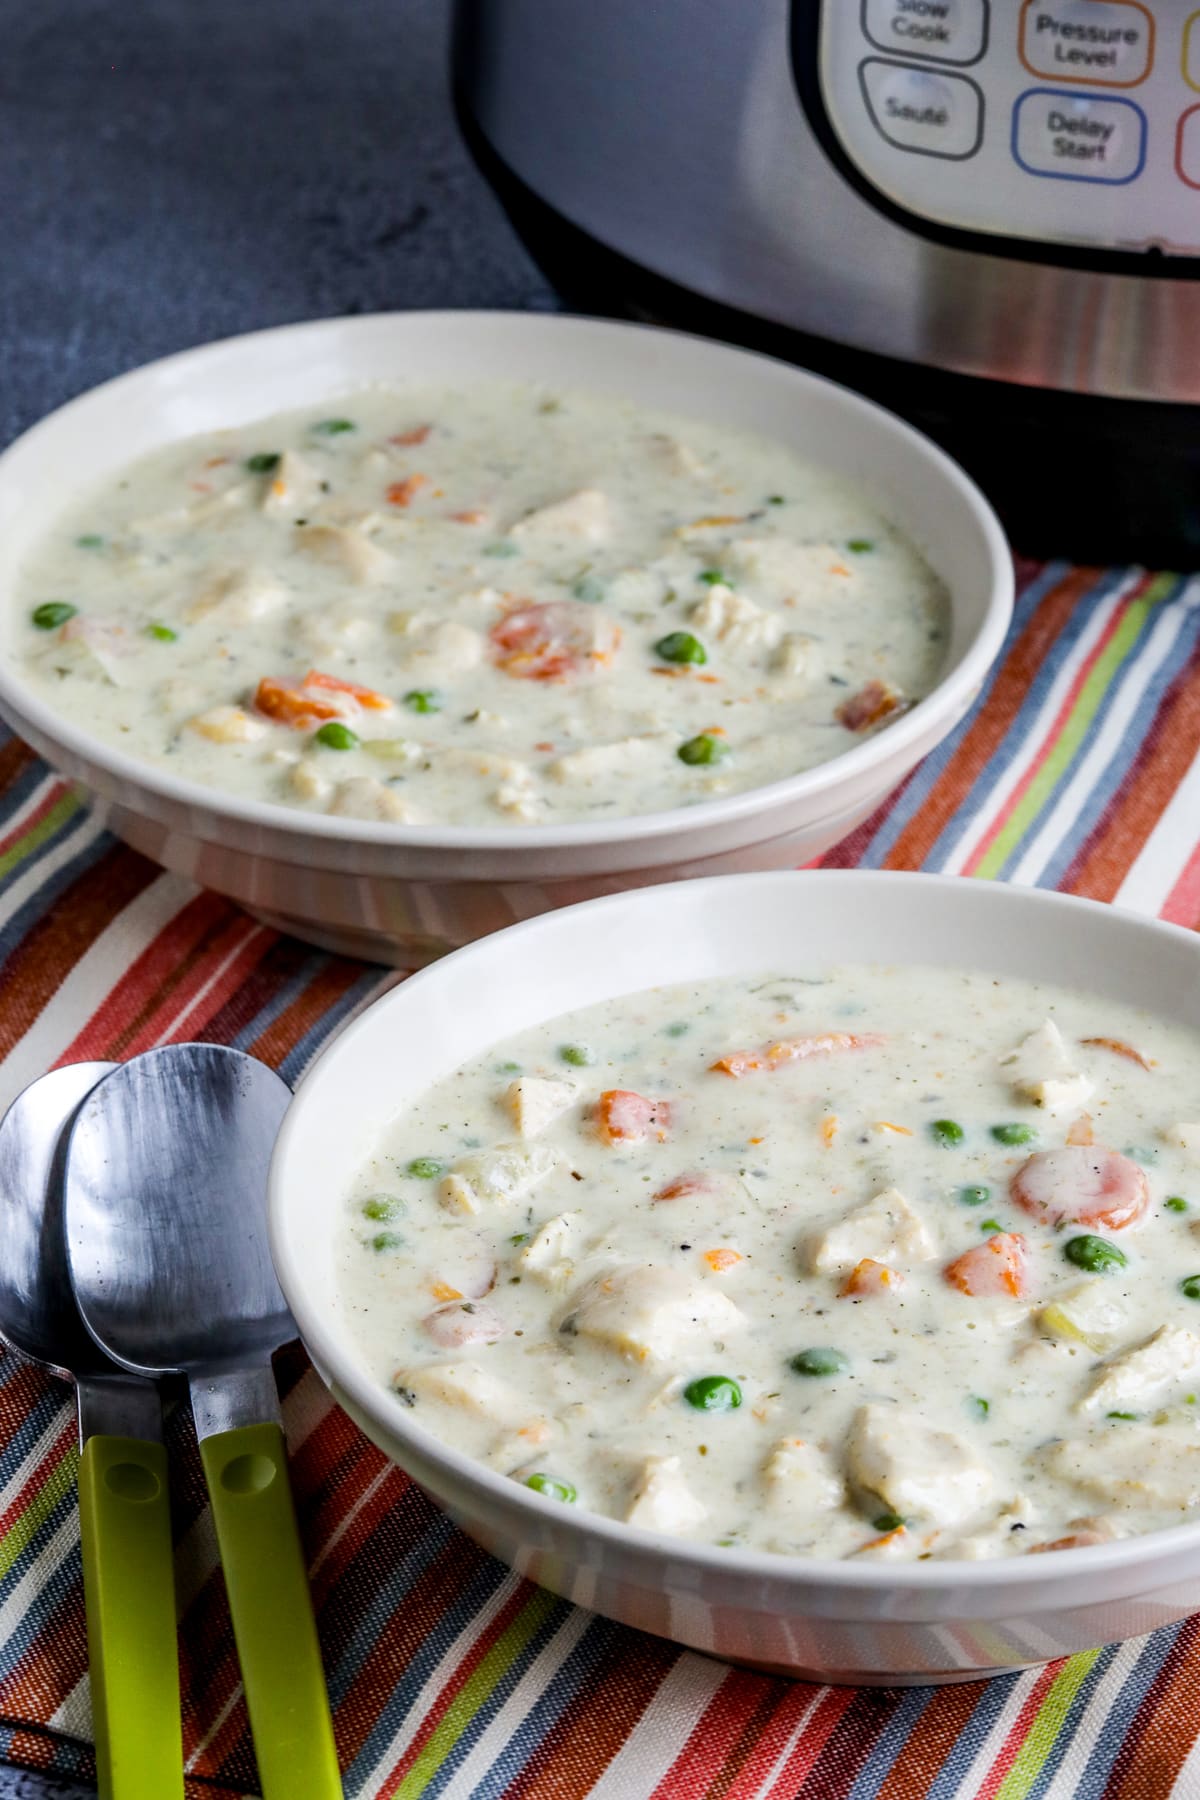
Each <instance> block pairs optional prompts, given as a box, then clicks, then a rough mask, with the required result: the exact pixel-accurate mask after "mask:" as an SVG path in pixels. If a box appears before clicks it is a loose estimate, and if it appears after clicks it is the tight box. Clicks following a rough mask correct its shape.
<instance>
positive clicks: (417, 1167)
mask: <svg viewBox="0 0 1200 1800" xmlns="http://www.w3.org/2000/svg"><path fill="white" fill-rule="evenodd" d="M445 1173H446V1165H445V1163H444V1162H439V1161H438V1159H437V1157H436V1156H414V1157H413V1159H412V1161H411V1162H410V1163H409V1164H408V1166H407V1168H406V1169H405V1174H407V1175H415V1176H416V1178H417V1180H418V1181H436V1180H437V1178H438V1176H439V1175H444V1174H445Z"/></svg>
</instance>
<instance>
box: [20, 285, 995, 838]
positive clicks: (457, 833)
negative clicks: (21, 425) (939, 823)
mask: <svg viewBox="0 0 1200 1800" xmlns="http://www.w3.org/2000/svg"><path fill="white" fill-rule="evenodd" d="M514 320H520V321H522V322H523V323H522V326H521V327H519V328H518V329H527V330H529V331H531V332H539V331H545V332H548V333H551V334H553V333H559V332H561V333H562V334H563V335H564V337H565V336H567V335H569V334H578V335H580V336H584V337H586V336H589V335H595V336H597V337H604V336H610V337H617V336H623V337H625V338H626V339H627V340H632V339H638V340H642V339H646V338H655V339H664V338H667V339H673V340H677V341H680V342H682V343H684V344H687V345H691V346H693V347H694V348H695V349H696V351H697V352H698V353H699V354H700V355H702V356H711V357H713V358H714V359H720V360H724V361H730V362H739V363H741V364H743V365H749V364H757V365H761V366H765V367H766V366H769V367H770V369H772V370H773V371H774V376H775V379H776V380H778V381H780V382H782V383H785V384H788V385H790V386H792V387H793V388H794V389H795V390H796V394H797V400H798V402H802V399H803V395H804V394H805V393H810V394H811V393H814V392H818V393H822V394H824V395H826V396H828V397H830V398H831V399H832V401H833V403H834V404H837V405H839V406H841V407H842V408H843V410H844V411H845V412H846V413H847V414H848V415H850V416H851V417H852V418H853V419H854V420H855V423H856V426H861V428H862V430H863V431H864V432H865V433H875V434H876V435H877V436H879V437H882V438H890V439H891V440H892V441H893V442H894V443H896V444H897V445H898V446H902V447H903V448H905V449H906V450H907V451H908V452H910V453H911V454H913V455H915V456H917V457H919V458H921V459H922V460H923V461H924V462H925V464H926V466H927V467H930V468H932V470H933V471H934V472H935V474H936V476H937V477H938V479H939V480H941V481H942V482H944V483H945V485H946V486H947V488H949V489H951V490H953V491H954V492H955V493H956V494H957V496H958V497H959V499H960V500H961V501H962V502H963V503H964V504H965V506H966V508H967V510H968V512H969V513H970V514H971V515H972V519H973V522H974V524H975V526H976V528H977V529H978V531H979V532H980V534H981V537H982V541H983V545H984V549H985V555H986V558H987V563H988V586H989V598H988V601H987V606H986V610H985V612H984V615H983V617H982V618H981V620H980V622H979V625H978V628H977V630H976V632H975V635H974V637H973V638H972V640H971V641H970V643H969V644H968V645H967V647H966V650H965V651H964V653H963V655H962V656H961V658H960V659H959V662H958V663H957V665H956V666H955V667H954V668H953V669H951V670H949V671H948V672H947V673H946V674H945V675H944V676H943V677H942V679H941V680H939V681H938V683H937V685H936V686H935V687H934V688H932V689H931V690H930V692H929V693H928V694H927V695H925V697H924V698H923V699H921V700H920V701H918V703H917V704H916V706H914V707H913V708H912V709H911V710H910V711H909V712H907V713H905V714H904V715H903V716H902V717H901V718H900V719H898V720H897V721H896V722H895V724H893V725H890V726H888V728H887V730H886V731H883V732H881V733H878V734H877V735H875V736H873V737H870V738H868V739H866V740H865V742H863V743H860V744H855V745H852V746H850V747H849V748H847V749H846V750H843V751H841V752H840V753H839V754H838V755H837V756H834V757H831V758H830V759H829V760H828V761H826V762H823V763H818V764H816V765H814V767H812V768H810V769H805V770H802V771H800V772H799V773H798V774H795V775H787V776H783V777H781V778H779V779H778V780H776V781H771V782H766V783H764V784H763V785H761V786H758V787H751V788H746V789H744V790H742V791H740V792H738V793H734V794H727V795H723V796H718V797H717V798H715V799H709V800H698V801H696V802H694V803H693V804H692V805H689V806H681V807H672V808H670V809H668V810H665V811H661V812H653V813H635V814H631V815H629V816H627V817H617V818H611V819H605V820H597V821H591V822H589V821H586V820H575V821H571V822H568V823H564V824H559V825H528V826H506V825H495V826H485V827H468V826H462V825H452V824H450V825H441V826H434V825H405V824H400V823H398V822H395V821H374V820H358V819H345V818H340V817H334V816H332V815H329V814H324V813H315V814H314V813H308V812H305V811H304V810H303V809H301V808H298V807H289V806H287V805H285V804H283V803H282V802H276V801H265V800H253V799H250V798H247V797H246V796H243V795H238V794H234V793H231V792H229V791H227V790H225V789H222V788H219V787H209V786H206V785H205V784H203V783H201V782H198V781H193V780H190V779H188V778H186V777H181V776H177V775H174V774H172V773H170V772H169V771H167V770H164V769H162V768H160V767H159V766H158V765H156V764H154V763H151V762H143V761H141V760H140V759H139V758H138V757H136V756H131V755H130V754H129V753H128V752H127V751H124V750H122V749H120V748H119V747H117V746H115V745H109V744H107V743H106V742H105V741H104V740H103V739H102V738H99V737H94V736H92V734H91V733H90V732H88V731H87V730H86V729H85V728H84V727H82V726H80V725H77V724H76V722H75V720H74V719H72V718H69V717H67V715H66V714H64V713H60V712H58V711H56V710H55V709H54V707H52V706H51V705H50V704H49V703H48V702H46V701H45V700H43V699H42V698H41V696H40V695H39V694H38V693H37V692H36V690H35V689H34V688H33V687H32V686H30V685H29V684H27V683H26V682H25V681H24V680H23V679H22V675H21V666H20V664H19V663H18V662H17V661H16V659H15V657H14V656H13V655H12V654H11V653H10V651H9V649H8V647H6V646H0V705H3V707H4V708H5V709H6V710H7V709H10V708H11V710H12V712H13V713H15V714H17V715H18V716H19V717H20V719H21V720H23V721H24V723H25V724H26V725H27V726H29V727H31V728H32V729H33V730H34V731H36V732H38V733H40V734H41V735H42V737H43V738H44V739H46V740H47V741H48V742H50V743H52V744H53V745H55V746H56V747H61V748H63V749H65V750H66V751H68V752H69V753H70V754H71V755H72V756H74V757H75V758H76V759H78V760H79V761H81V762H84V763H86V764H89V765H91V766H94V767H99V768H101V769H103V770H104V771H105V772H106V773H108V774H110V775H112V776H115V777H116V778H117V779H118V780H119V781H120V782H122V783H123V784H124V785H125V787H126V789H127V790H128V789H129V788H133V789H140V790H141V791H142V793H143V794H145V795H153V797H154V799H155V800H156V801H158V802H159V803H160V805H163V804H165V805H166V806H167V807H180V806H183V807H187V808H189V809H191V811H192V812H193V813H208V814H210V815H216V816H223V817H226V818H229V819H231V820H236V821H237V822H238V823H239V824H240V825H246V826H251V827H254V828H256V829H257V830H258V831H260V832H263V833H271V832H280V833H291V834H295V833H297V832H299V833H301V834H302V835H307V836H312V837H316V838H320V839H324V840H328V841H330V842H332V843H345V844H367V845H382V846H393V847H395V848H396V849H412V850H444V851H451V852H453V851H467V852H470V851H478V852H497V851H516V852H519V851H523V850H530V851H556V850H569V849H574V848H578V847H583V846H587V847H591V846H597V847H599V846H608V847H616V846H620V845H623V844H630V845H634V844H637V843H640V842H644V841H646V840H652V839H658V838H671V837H673V836H677V835H681V834H683V833H685V832H688V831H691V830H694V829H697V828H700V829H704V828H713V829H719V828H721V827H722V826H731V825H736V824H738V823H739V822H742V821H746V820H752V819H754V818H756V817H757V816H758V815H760V814H763V813H769V812H772V811H773V810H775V809H776V808H778V807H782V806H787V805H789V804H797V803H803V802H805V801H809V802H814V801H815V802H819V801H820V800H821V799H823V798H826V797H828V798H830V799H831V800H836V798H837V790H838V789H839V788H840V787H841V786H842V785H843V783H845V782H853V781H854V780H855V778H856V777H869V776H870V775H871V774H873V773H882V768H883V765H885V764H886V763H888V762H890V761H892V760H894V759H896V758H897V757H902V756H903V754H904V753H905V752H906V751H911V750H914V749H916V750H917V751H918V753H922V744H923V741H924V740H925V739H926V737H927V735H928V733H929V732H930V731H931V730H933V731H936V730H937V728H938V725H939V724H940V723H941V722H943V721H944V720H945V718H946V715H947V714H950V715H951V716H952V717H953V716H957V714H956V709H958V711H959V712H961V710H963V709H965V706H966V705H967V704H968V703H969V701H970V698H971V697H972V695H973V693H974V692H975V691H976V690H977V688H978V687H979V686H980V685H981V683H982V682H983V680H984V679H985V678H986V676H987V673H988V670H989V669H990V668H991V666H992V664H993V663H994V661H995V659H996V657H997V655H998V654H999V651H1000V648H1001V645H1002V644H1003V642H1004V638H1005V635H1006V633H1007V630H1008V626H1009V622H1010V620H1011V617H1012V611H1013V603H1014V591H1015V577H1014V570H1013V562H1012V553H1011V551H1010V549H1009V546H1008V542H1007V539H1006V538H1005V536H1004V532H1003V529H1002V527H1001V525H1000V522H999V519H998V518H997V516H996V514H995V511H994V510H993V508H992V506H991V504H990V502H989V501H988V500H987V499H986V497H985V496H984V494H983V493H982V491H981V490H980V488H979V487H978V486H977V485H976V483H975V482H974V481H973V480H972V479H971V477H970V476H969V475H968V474H967V473H966V471H965V470H964V469H963V468H962V467H961V466H960V465H959V464H958V463H957V462H956V461H955V460H954V459H953V458H952V457H951V456H949V455H948V454H947V453H946V452H945V451H944V450H942V449H941V448H940V447H939V446H938V445H937V444H935V443H934V442H933V441H932V440H931V439H930V438H928V437H926V436H925V434H924V433H923V432H920V431H918V430H916V428H915V427H913V426H911V425H909V424H907V423H906V422H905V421H904V420H902V419H901V418H899V417H898V416H897V415H896V414H895V413H893V412H891V411H889V409H888V408H886V407H884V406H880V405H879V404H878V403H877V402H875V401H873V400H868V399H867V398H865V397H864V396H863V395H861V394H858V393H856V392H854V390H853V389H851V388H847V387H845V386H843V385H842V384H841V383H840V382H835V381H830V380H829V379H828V378H827V377H825V376H822V375H817V374H814V373H813V372H811V371H810V370H807V369H802V368H800V367H798V366H797V365H795V364H792V363H787V362H783V361H782V360H781V359H779V358H778V357H773V356H768V355H766V354H764V353H763V352H760V351H755V350H747V349H744V348H742V347H741V346H740V345H735V344H729V343H726V342H724V341H722V340H720V339H714V338H706V337H704V336H702V335H700V334H699V333H696V332H686V331H679V330H675V329H671V328H667V327H662V326H655V325H642V324H638V323H634V322H630V321H625V320H614V319H605V318H600V317H594V316H591V315H582V314H575V313H569V314H566V313H528V312H519V311H509V312H505V311H501V310H487V309H470V308H464V309H455V308H442V309H437V308H429V309H425V310H413V311H411V312H404V311H395V312H380V313H362V314H355V315H353V316H352V317H344V318H336V317H335V318H323V319H309V320H302V321H300V322H297V323H293V324H289V325H276V326H269V327H267V328H265V329H263V330H259V331H253V332H242V333H238V334H235V335H233V336H231V337H226V338H219V339H215V340H213V341H211V342H209V343H205V344H199V345H195V346H193V347H191V348H189V349H186V350H180V351H176V352H174V353H173V354H171V355H169V356H165V357H160V358H157V359H156V360H155V361H153V362H149V363H144V364H141V365H140V366H138V367H136V368H134V369H130V370H127V371H125V372H124V373H123V374H120V375H117V376H114V377H112V378H111V379H110V380H108V381H105V382H102V383H100V384H99V385H97V386H96V387H93V388H89V389H87V390H86V391H85V392H84V393H82V394H78V395H76V396H75V397H74V398H73V399H71V400H68V401H66V402H65V403H64V404H63V405H62V406H60V407H57V408H55V410H54V411H53V412H51V413H48V414H47V415H46V416H45V417H44V418H42V419H40V420H39V421H38V422H37V423H36V424H34V425H32V426H31V427H30V428H29V429H28V430H27V431H25V432H23V433H22V434H21V435H20V437H18V438H16V439H14V441H13V442H12V443H11V444H9V445H8V446H7V447H6V448H5V449H4V451H3V452H2V453H0V486H3V484H4V482H5V480H6V478H7V476H8V474H9V471H10V468H11V465H12V463H14V462H17V461H19V459H20V458H21V457H22V456H23V455H25V454H26V453H27V451H28V449H29V447H30V446H31V445H36V444H38V443H40V442H41V441H42V440H43V439H45V438H51V439H52V438H53V436H54V435H55V434H56V433H57V432H58V431H60V430H61V429H62V428H63V426H64V425H69V424H70V423H71V422H72V421H73V420H74V419H75V418H76V417H78V416H79V415H80V414H81V413H84V412H86V411H87V410H88V409H89V408H92V407H95V406H108V405H111V404H112V403H113V402H114V401H118V402H119V401H120V400H122V399H124V398H125V397H126V396H129V397H130V399H132V397H133V395H134V394H136V392H137V390H138V388H139V387H140V386H141V385H142V384H144V383H145V382H147V380H151V379H157V380H162V379H164V378H167V379H170V380H173V381H174V382H175V383H176V384H178V383H179V380H180V378H181V377H187V378H190V377H191V376H192V375H193V373H195V374H196V376H198V377H199V378H202V376H203V371H204V367H205V364H206V362H207V360H208V359H210V358H215V357H218V356H220V355H221V354H228V353H229V352H230V351H235V350H240V349H244V350H246V351H252V349H253V347H254V346H255V345H256V344H260V343H262V342H263V341H264V340H265V339H272V340H275V339H282V338H291V339H293V340H294V341H295V342H296V343H297V344H298V345H299V344H303V342H304V340H305V339H306V338H307V339H312V340H314V341H318V342H319V341H320V340H322V339H324V338H327V337H330V336H336V335H339V334H349V335H351V336H354V335H358V334H362V335H364V336H367V335H369V334H370V333H371V332H378V331H380V330H381V329H384V330H387V329H395V330H397V331H400V332H403V331H405V330H407V329H411V328H420V327H424V328H427V329H428V328H429V327H430V326H432V325H434V324H437V323H444V322H453V323H454V324H455V326H456V327H457V328H459V329H463V328H469V327H470V326H472V325H474V326H475V327H477V328H478V329H479V330H481V331H487V330H494V329H497V328H499V329H500V330H501V331H504V330H509V331H511V330H513V321H514ZM193 365H194V369H193ZM579 385H580V387H581V389H586V387H587V382H586V379H583V380H581V382H580V384H579ZM901 528H902V529H903V526H902V527H901ZM814 813H815V816H822V815H820V814H819V813H816V812H815V809H814Z"/></svg>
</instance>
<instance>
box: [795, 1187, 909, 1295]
mask: <svg viewBox="0 0 1200 1800" xmlns="http://www.w3.org/2000/svg"><path fill="white" fill-rule="evenodd" d="M936 1255H937V1244H936V1243H935V1241H934V1239H933V1236H932V1234H931V1233H930V1231H929V1230H928V1228H927V1226H926V1225H925V1222H924V1220H923V1219H922V1218H921V1216H920V1214H919V1213H917V1212H916V1211H915V1210H914V1209H913V1207H912V1206H910V1204H909V1202H908V1201H907V1200H906V1199H905V1197H904V1195H903V1194H902V1193H901V1192H900V1190H899V1189H898V1188H885V1189H884V1191H883V1192H882V1193H880V1194H875V1195H873V1196H872V1198H871V1199H870V1200H864V1201H863V1202H862V1204H861V1205H859V1206H855V1207H852V1208H851V1210H850V1211H849V1212H848V1213H846V1214H845V1215H844V1216H843V1217H842V1218H840V1219H838V1220H837V1222H836V1223H835V1224H832V1225H829V1226H827V1227H826V1228H825V1229H824V1230H823V1231H821V1232H818V1233H816V1234H814V1235H812V1236H811V1237H809V1238H808V1239H807V1240H806V1241H805V1242H804V1244H802V1245H801V1257H802V1260H803V1262H804V1265H805V1267H806V1268H807V1270H808V1272H809V1273H810V1274H812V1275H826V1274H828V1275H840V1274H845V1273H847V1272H848V1271H849V1270H850V1269H853V1268H854V1267H855V1266H856V1265H857V1264H858V1263H860V1262H861V1261H862V1260H863V1258H864V1257H870V1258H871V1259H872V1261H874V1262H882V1263H886V1264H887V1265H888V1266H889V1267H891V1268H895V1267H896V1266H897V1265H899V1266H901V1267H903V1266H905V1265H908V1264H911V1263H920V1262H928V1261H929V1260H930V1258H931V1257H934V1256H936Z"/></svg>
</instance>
